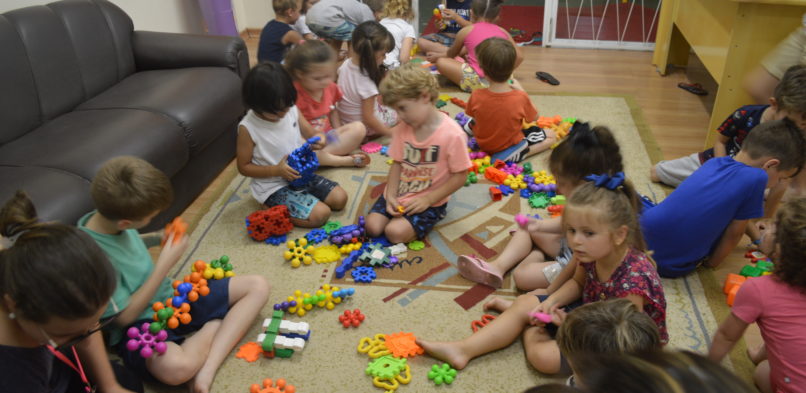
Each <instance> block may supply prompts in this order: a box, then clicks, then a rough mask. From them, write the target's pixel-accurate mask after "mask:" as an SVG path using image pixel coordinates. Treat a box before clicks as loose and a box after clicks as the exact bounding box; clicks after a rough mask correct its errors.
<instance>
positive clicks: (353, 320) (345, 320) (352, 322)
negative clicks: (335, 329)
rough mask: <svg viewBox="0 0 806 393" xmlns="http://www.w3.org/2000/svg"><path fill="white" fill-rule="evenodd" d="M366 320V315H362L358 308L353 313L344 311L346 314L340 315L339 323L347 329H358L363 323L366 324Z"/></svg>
mask: <svg viewBox="0 0 806 393" xmlns="http://www.w3.org/2000/svg"><path fill="white" fill-rule="evenodd" d="M364 318H366V317H365V316H364V314H361V310H359V309H357V308H356V309H355V310H353V311H350V310H344V314H342V315H339V322H341V324H342V325H343V326H344V327H345V328H348V327H350V326H352V327H358V326H360V325H361V322H364Z"/></svg>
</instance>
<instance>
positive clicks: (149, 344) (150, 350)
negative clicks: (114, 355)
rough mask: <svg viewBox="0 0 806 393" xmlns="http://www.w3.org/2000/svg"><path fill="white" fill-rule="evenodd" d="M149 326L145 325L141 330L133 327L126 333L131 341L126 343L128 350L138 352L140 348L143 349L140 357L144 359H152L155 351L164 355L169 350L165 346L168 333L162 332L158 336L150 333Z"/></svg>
mask: <svg viewBox="0 0 806 393" xmlns="http://www.w3.org/2000/svg"><path fill="white" fill-rule="evenodd" d="M149 325H150V324H149V323H144V324H143V326H140V329H139V330H138V329H137V328H136V327H134V326H132V327H130V328H129V330H128V331H127V332H126V335H127V336H129V341H128V342H126V349H128V350H129V351H136V350H137V349H138V348H141V347H142V348H141V349H140V356H142V357H144V358H150V357H151V355H153V354H154V351H157V353H158V354H160V355H162V354H163V353H165V350H166V349H168V345H167V344H165V339H167V338H168V332H166V331H165V330H160V331H159V333H157V334H151V332H149V331H148V326H149Z"/></svg>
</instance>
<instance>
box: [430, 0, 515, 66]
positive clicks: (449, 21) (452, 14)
mask: <svg viewBox="0 0 806 393" xmlns="http://www.w3.org/2000/svg"><path fill="white" fill-rule="evenodd" d="M492 1H493V3H498V2H500V1H499V0H492ZM470 3H472V1H471V0H443V1H442V2H441V3H440V5H442V7H441V8H442V11H441V12H442V26H439V23H437V28H438V29H440V31H439V32H438V33H432V34H426V35H424V36H422V37H420V39H418V40H417V46H418V47H419V48H420V51H421V52H423V53H424V54H426V55H427V56H428V58H429V60H431V61H433V60H432V59H433V58H437V57H444V56H445V54H446V53H448V48H450V47H451V46H453V41H454V40H455V39H456V33H458V32H459V30H462V28H463V27H465V26H470V25H471V24H472V23H471V22H470ZM435 23H436V22H435Z"/></svg>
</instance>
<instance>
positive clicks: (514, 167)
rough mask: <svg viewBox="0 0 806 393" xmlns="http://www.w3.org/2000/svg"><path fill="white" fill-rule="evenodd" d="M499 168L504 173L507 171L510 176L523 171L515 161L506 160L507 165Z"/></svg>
mask: <svg viewBox="0 0 806 393" xmlns="http://www.w3.org/2000/svg"><path fill="white" fill-rule="evenodd" d="M501 170H502V171H504V172H506V173H509V174H510V175H512V176H518V175H520V174H521V173H523V167H521V166H519V165H518V164H517V163H514V162H507V165H506V166H504V167H503V168H501ZM521 179H523V176H521ZM521 188H523V187H521Z"/></svg>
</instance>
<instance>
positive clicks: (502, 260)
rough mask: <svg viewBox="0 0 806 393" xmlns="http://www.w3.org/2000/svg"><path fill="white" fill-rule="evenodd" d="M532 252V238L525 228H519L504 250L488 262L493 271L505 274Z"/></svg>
mask: <svg viewBox="0 0 806 393" xmlns="http://www.w3.org/2000/svg"><path fill="white" fill-rule="evenodd" d="M531 253H532V238H531V237H530V236H529V232H527V231H526V230H525V229H518V230H517V231H515V233H513V234H512V238H511V239H509V243H507V245H506V247H504V251H501V254H499V255H498V257H497V258H495V260H493V261H490V262H488V265H489V266H488V267H489V269H490V270H491V271H493V272H495V273H498V275H499V276H502V277H503V276H504V274H506V272H508V271H509V269H512V268H513V267H515V265H517V264H519V263H520V262H521V261H523V260H524V258H526V257H527V256H528V255H530V254H531Z"/></svg>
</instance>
